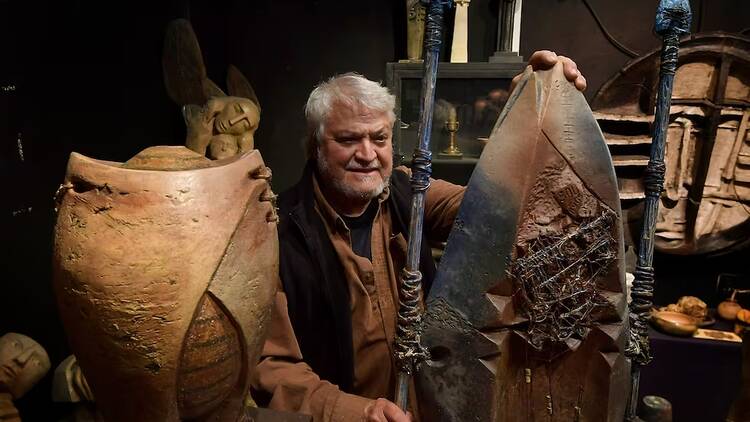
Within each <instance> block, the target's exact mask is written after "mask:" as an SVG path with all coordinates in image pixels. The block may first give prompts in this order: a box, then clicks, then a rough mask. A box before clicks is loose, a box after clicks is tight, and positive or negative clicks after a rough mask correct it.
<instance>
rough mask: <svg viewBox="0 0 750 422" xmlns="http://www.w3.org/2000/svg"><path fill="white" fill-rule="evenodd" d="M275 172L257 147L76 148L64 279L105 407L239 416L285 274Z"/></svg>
mask: <svg viewBox="0 0 750 422" xmlns="http://www.w3.org/2000/svg"><path fill="white" fill-rule="evenodd" d="M269 178H270V170H269V169H268V168H267V167H265V166H264V164H263V160H262V159H261V156H260V153H259V152H258V151H257V150H252V151H248V152H246V153H243V154H239V155H235V156H232V157H229V158H225V159H223V160H216V161H212V160H209V159H208V158H206V157H205V156H204V155H202V154H199V153H196V152H194V151H191V150H189V149H187V148H185V147H179V146H178V147H152V148H148V149H146V150H144V151H142V152H141V153H139V154H137V155H136V156H135V157H133V158H132V159H130V160H128V161H127V162H126V163H114V162H108V161H100V160H94V159H91V158H88V157H84V156H82V155H79V154H76V153H73V154H71V157H70V160H69V161H68V169H67V175H66V177H65V183H64V184H63V185H62V187H61V189H60V192H59V194H58V210H59V211H58V218H57V224H56V227H55V240H54V257H53V263H54V273H55V276H54V287H55V289H56V294H57V299H58V305H59V309H60V313H61V316H62V320H63V324H64V326H65V329H66V332H67V334H68V339H69V341H70V345H71V349H72V351H73V352H74V353H75V356H76V357H77V358H78V363H79V364H80V369H81V371H82V372H83V373H84V374H85V375H86V381H87V383H88V386H90V388H91V393H92V394H93V396H94V397H95V398H96V405H97V410H98V411H99V412H101V414H102V416H103V418H104V420H107V421H135V420H144V421H145V420H148V421H152V420H153V421H178V420H219V421H237V420H241V418H242V417H243V415H244V413H243V412H244V401H245V398H246V396H247V392H248V383H249V376H250V373H251V371H252V370H253V368H254V366H255V363H256V361H257V359H258V357H259V354H260V350H261V347H262V345H263V341H264V336H265V330H266V326H267V322H268V318H269V314H270V303H271V301H272V299H273V295H274V293H275V291H276V286H277V285H278V283H279V281H278V243H277V242H278V241H277V237H276V220H277V217H276V213H275V209H274V206H273V199H274V195H273V193H272V192H271V190H270V187H269V183H268V180H269Z"/></svg>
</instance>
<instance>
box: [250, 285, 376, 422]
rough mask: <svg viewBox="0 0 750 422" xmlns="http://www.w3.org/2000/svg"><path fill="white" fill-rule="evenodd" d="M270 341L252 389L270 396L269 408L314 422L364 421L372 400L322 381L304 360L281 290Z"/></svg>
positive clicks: (256, 370) (275, 309) (267, 342)
mask: <svg viewBox="0 0 750 422" xmlns="http://www.w3.org/2000/svg"><path fill="white" fill-rule="evenodd" d="M268 331H269V333H268V338H267V340H266V342H265V344H264V346H263V352H262V354H261V359H260V362H259V364H258V366H257V367H256V369H255V371H254V372H253V375H252V387H253V389H254V390H259V391H262V392H264V393H267V394H269V395H270V402H269V403H268V407H269V408H270V409H275V410H284V411H287V412H296V413H304V414H308V415H312V417H313V421H314V422H339V421H342V422H343V421H360V420H362V416H363V415H364V409H365V407H366V406H367V405H368V404H369V403H370V402H371V401H372V400H369V399H365V398H362V397H359V396H355V395H352V394H348V393H345V392H343V391H341V390H339V388H338V387H337V386H336V385H334V384H331V383H330V382H328V381H324V380H321V379H320V377H318V375H317V374H315V373H314V372H313V370H312V368H310V366H308V365H307V364H306V363H305V362H303V361H302V352H301V351H300V348H299V345H298V344H297V339H296V337H295V335H294V330H293V328H292V324H291V321H290V320H289V313H288V311H287V299H286V294H285V293H284V292H283V291H282V290H281V289H279V291H278V293H276V298H275V301H274V305H273V310H272V316H271V323H270V326H269V330H268Z"/></svg>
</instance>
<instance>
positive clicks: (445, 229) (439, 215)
mask: <svg viewBox="0 0 750 422" xmlns="http://www.w3.org/2000/svg"><path fill="white" fill-rule="evenodd" d="M396 170H397V171H403V172H404V173H406V174H408V175H409V176H411V169H409V168H408V167H406V166H399V167H398V168H396ZM465 191H466V187H465V186H460V185H455V184H453V183H451V182H447V181H445V180H441V179H432V178H430V187H429V188H428V189H427V194H426V195H425V204H424V224H425V229H426V232H427V237H428V238H429V239H430V241H431V242H445V241H446V240H447V239H448V235H449V234H450V232H451V228H452V227H453V220H455V219H456V215H457V214H458V208H459V207H460V206H461V201H462V200H463V199H464V192H465Z"/></svg>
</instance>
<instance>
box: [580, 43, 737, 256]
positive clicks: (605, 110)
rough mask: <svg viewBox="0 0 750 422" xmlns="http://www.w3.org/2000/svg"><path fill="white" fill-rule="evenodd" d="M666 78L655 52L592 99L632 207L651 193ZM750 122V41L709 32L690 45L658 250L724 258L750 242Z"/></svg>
mask: <svg viewBox="0 0 750 422" xmlns="http://www.w3.org/2000/svg"><path fill="white" fill-rule="evenodd" d="M657 75H658V52H651V53H649V54H647V55H645V56H642V57H640V58H638V59H636V60H635V61H633V62H631V63H630V64H628V65H627V66H626V67H625V68H624V69H623V70H622V71H621V72H619V73H618V75H617V76H615V77H613V78H612V79H611V80H610V81H608V82H607V83H606V84H605V85H604V86H603V87H602V89H601V90H600V91H599V92H598V93H597V95H596V96H595V98H594V100H593V102H592V104H593V108H594V109H596V110H597V113H596V116H597V119H598V120H599V123H600V124H601V126H602V130H603V131H604V132H605V137H606V141H607V144H608V145H609V147H610V150H611V152H612V156H613V160H614V164H615V167H616V169H617V174H618V183H619V185H620V197H621V198H622V199H623V201H624V203H623V205H624V206H625V207H628V208H631V207H633V206H634V204H635V202H634V201H639V200H642V199H643V197H644V194H643V183H642V180H641V179H642V174H643V170H644V168H645V166H646V163H647V162H648V150H649V147H650V143H651V137H650V131H651V125H652V124H653V119H654V116H653V110H654V104H655V93H656V82H657ZM749 119H750V39H748V38H746V37H742V36H739V35H731V34H722V33H703V34H696V35H695V36H693V37H691V38H690V39H689V40H684V41H682V42H681V43H680V50H679V62H678V68H677V71H676V74H675V80H674V89H673V92H672V107H671V117H670V124H669V129H668V132H667V145H666V151H665V161H666V168H667V171H666V175H665V182H664V192H663V193H662V197H661V199H662V200H661V204H660V206H659V217H658V220H657V225H656V238H655V247H656V248H657V249H658V250H660V251H663V252H667V253H676V254H702V253H715V252H723V251H727V250H730V249H734V248H738V247H741V246H742V245H743V244H745V243H746V242H745V241H746V239H747V233H748V231H749V230H750V131H749V130H748V129H749V128H750V125H749ZM629 212H630V211H629ZM630 219H634V217H631V218H630Z"/></svg>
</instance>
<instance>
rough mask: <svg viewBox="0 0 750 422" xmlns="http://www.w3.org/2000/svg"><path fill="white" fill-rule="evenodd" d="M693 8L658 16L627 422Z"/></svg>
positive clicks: (662, 6) (647, 354)
mask: <svg viewBox="0 0 750 422" xmlns="http://www.w3.org/2000/svg"><path fill="white" fill-rule="evenodd" d="M690 15H691V14H690V3H689V1H688V0H661V1H660V3H659V7H658V8H657V10H656V25H655V27H654V29H655V31H656V33H657V34H659V35H660V36H661V37H662V39H663V44H662V50H661V68H660V69H659V91H658V92H657V100H656V115H655V117H654V135H653V139H652V142H651V156H650V157H649V160H648V166H647V167H646V171H645V174H644V180H643V183H644V187H645V191H646V200H645V206H644V211H643V226H642V227H641V237H640V241H639V243H638V263H637V265H636V269H635V280H634V281H633V288H632V291H631V293H630V295H631V298H632V303H631V305H630V343H629V345H628V348H627V350H626V351H625V352H626V354H627V356H628V357H629V358H630V359H631V362H632V386H631V390H630V402H629V403H628V408H627V413H626V415H625V420H627V421H637V420H638V418H637V416H636V410H637V408H638V384H639V382H640V377H641V372H640V371H641V366H643V365H647V364H648V363H649V362H651V348H650V346H649V340H648V327H647V325H646V320H647V319H648V316H649V313H650V312H651V306H652V305H653V302H652V298H653V292H654V268H653V266H652V264H653V259H654V232H655V231H656V214H657V213H658V211H659V197H660V196H661V191H662V188H663V186H664V172H665V170H666V167H665V165H664V146H665V141H666V136H667V126H668V125H669V109H670V106H671V105H672V85H673V82H674V74H675V70H676V69H677V53H678V50H679V44H680V36H681V35H684V34H687V33H689V31H690V17H691V16H690Z"/></svg>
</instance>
